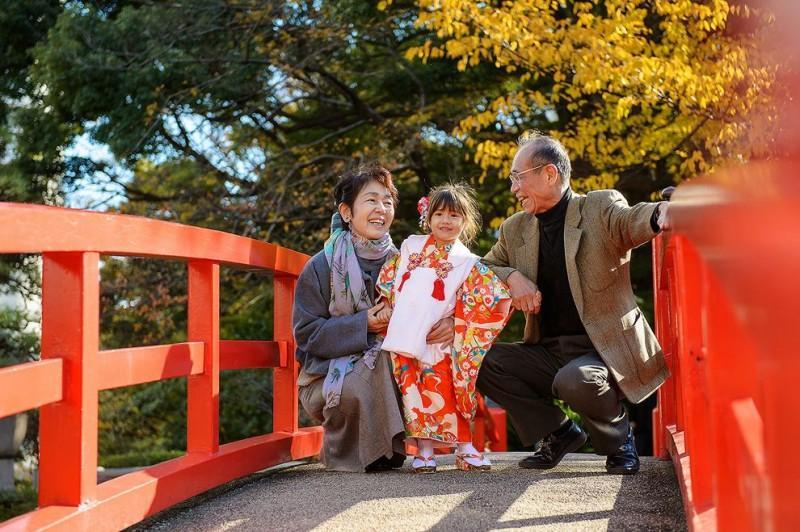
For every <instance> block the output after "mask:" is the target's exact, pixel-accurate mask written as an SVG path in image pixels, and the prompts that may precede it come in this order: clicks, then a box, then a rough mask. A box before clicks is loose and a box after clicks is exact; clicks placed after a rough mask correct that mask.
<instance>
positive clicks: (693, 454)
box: [653, 161, 800, 531]
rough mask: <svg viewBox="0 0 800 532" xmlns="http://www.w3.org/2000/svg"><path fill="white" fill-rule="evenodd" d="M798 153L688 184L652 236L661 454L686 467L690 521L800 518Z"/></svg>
mask: <svg viewBox="0 0 800 532" xmlns="http://www.w3.org/2000/svg"><path fill="white" fill-rule="evenodd" d="M798 167H799V166H798V165H797V162H796V161H795V162H791V161H789V162H780V163H779V162H775V163H759V164H750V165H748V166H746V167H742V168H740V169H737V170H730V171H726V172H722V173H720V174H719V176H718V177H717V178H715V179H703V180H697V181H695V182H690V183H687V184H684V185H682V186H680V187H678V189H677V191H676V192H675V194H674V195H673V199H672V204H671V207H670V212H671V214H672V219H673V223H674V229H673V230H672V231H671V232H668V233H666V234H665V235H664V236H662V237H659V238H658V239H657V240H656V241H655V243H654V248H653V249H654V254H653V259H654V283H655V307H656V330H657V334H658V336H659V339H660V341H661V345H662V346H663V348H664V352H665V354H666V357H667V359H668V363H669V365H670V369H671V371H672V378H671V379H670V380H669V381H668V382H667V383H666V384H665V385H664V386H663V387H662V388H661V389H660V390H659V392H658V407H657V409H656V411H655V412H654V416H653V418H654V430H655V434H654V436H655V450H656V454H659V455H662V456H667V455H669V456H670V457H671V458H672V460H673V462H674V464H675V468H676V472H677V475H678V480H679V482H680V484H681V489H682V492H683V497H684V507H685V509H686V513H687V520H688V522H689V525H690V528H692V529H694V530H721V531H729V530H794V529H796V527H797V524H798V523H800V502H799V501H800V497H799V496H800V459H798V458H797V453H798V448H797V445H798V441H800V425H798V422H797V420H798V419H799V418H798V412H800V392H799V391H798V390H797V389H796V388H797V387H798V384H797V382H798V375H800V355H798V347H797V343H798V338H800V319H799V318H798V315H800V312H798V305H799V304H800V206H798V204H797V198H798V193H800V182H798V179H797V176H796V174H797V169H798Z"/></svg>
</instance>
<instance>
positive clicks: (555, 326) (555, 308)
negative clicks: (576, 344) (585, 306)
mask: <svg viewBox="0 0 800 532" xmlns="http://www.w3.org/2000/svg"><path fill="white" fill-rule="evenodd" d="M573 195H574V194H573V192H572V190H571V189H567V191H566V192H565V193H564V195H563V196H562V197H561V199H560V200H559V202H558V203H556V204H555V205H554V206H553V207H552V208H551V209H550V210H548V211H546V212H543V213H541V214H537V215H536V218H537V220H538V221H539V273H538V276H537V279H536V284H537V285H538V287H539V290H541V292H542V336H544V337H553V336H569V335H576V334H586V329H585V328H584V327H583V322H581V318H580V316H579V315H578V309H577V307H576V306H575V299H574V298H573V296H572V290H570V288H569V278H568V277H567V261H566V257H565V254H564V253H565V252H564V221H565V220H566V218H567V205H568V204H569V200H570V198H572V197H573Z"/></svg>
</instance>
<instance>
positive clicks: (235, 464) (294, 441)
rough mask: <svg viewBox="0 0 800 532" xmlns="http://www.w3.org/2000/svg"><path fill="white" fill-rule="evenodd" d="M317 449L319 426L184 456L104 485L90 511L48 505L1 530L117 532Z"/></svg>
mask: <svg viewBox="0 0 800 532" xmlns="http://www.w3.org/2000/svg"><path fill="white" fill-rule="evenodd" d="M321 445H322V430H321V428H320V427H311V428H304V429H300V431H299V432H297V433H296V434H293V435H288V434H267V435H263V436H256V437H253V438H248V439H245V440H240V441H237V442H233V443H229V444H226V445H222V446H220V448H219V451H218V452H216V453H213V454H201V453H194V454H187V455H185V456H183V457H180V458H176V459H174V460H170V461H167V462H162V463H160V464H157V465H154V466H152V467H149V468H147V469H144V470H142V471H137V472H134V473H129V474H127V475H124V476H122V477H118V478H115V479H112V480H109V481H107V482H104V483H103V484H100V485H99V486H98V488H97V500H96V501H95V502H94V504H93V505H92V507H91V508H85V509H81V508H75V507H68V506H51V507H48V508H43V509H40V510H36V511H33V512H30V513H28V514H25V515H23V516H20V517H18V518H16V519H12V520H10V521H7V522H6V523H4V524H3V525H2V526H0V529H3V530H52V531H57V530H64V531H74V530H87V531H88V530H92V531H101V530H109V531H110V530H120V529H123V528H125V527H128V526H130V525H133V524H135V523H137V522H139V521H141V520H142V519H143V518H145V517H147V516H150V515H153V514H155V513H157V512H159V511H161V510H164V509H166V508H169V507H170V506H173V505H174V504H177V503H179V502H181V501H183V500H185V499H187V498H189V497H192V496H194V495H197V494H199V493H202V492H204V491H207V490H209V489H211V488H213V487H215V486H219V485H220V484H224V483H226V482H229V481H231V480H234V479H236V478H239V477H242V476H244V475H248V474H251V473H255V472H256V471H260V470H262V469H264V468H267V467H270V466H273V465H276V464H280V463H283V462H288V461H291V460H295V459H298V458H305V457H307V456H311V455H313V454H316V453H317V452H318V450H319V448H320V446H321Z"/></svg>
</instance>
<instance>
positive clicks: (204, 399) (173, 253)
mask: <svg viewBox="0 0 800 532" xmlns="http://www.w3.org/2000/svg"><path fill="white" fill-rule="evenodd" d="M0 223H3V224H4V226H5V227H6V229H9V228H11V229H9V230H7V231H4V232H3V233H2V234H0V253H8V252H23V251H24V252H31V253H36V252H44V253H43V255H44V262H43V264H44V267H43V298H42V314H43V319H42V329H43V332H42V359H43V360H42V361H41V362H35V363H30V364H22V365H18V366H13V367H10V368H4V369H2V370H0V412H2V413H3V414H6V413H11V412H15V411H19V410H20V409H28V408H33V407H36V406H39V405H43V406H42V408H41V425H40V448H41V457H40V509H38V510H36V511H34V512H31V513H29V514H26V515H24V516H21V517H19V518H17V519H14V520H11V521H8V522H6V523H3V524H0V529H2V530H8V529H10V530H22V529H25V530H27V529H54V530H60V529H63V530H76V529H77V530H104V529H107V530H115V529H118V528H122V527H125V526H128V525H131V524H134V523H136V522H138V521H140V520H142V519H144V518H145V517H147V516H148V515H152V514H153V513H155V512H157V511H159V510H161V509H164V508H166V507H168V506H170V505H172V504H175V503H176V502H179V501H182V500H185V499H186V498H188V497H191V496H193V495H196V494H197V493H200V492H202V491H205V490H207V489H209V488H211V487H214V486H217V485H219V484H221V483H224V482H227V481H229V480H232V479H234V478H237V477H239V476H242V475H246V474H249V473H252V472H254V471H257V470H260V469H263V468H264V467H268V466H270V465H274V464H277V463H280V462H282V461H286V460H291V459H295V458H303V457H309V456H313V455H315V454H317V453H318V452H319V449H320V446H321V443H322V433H321V429H320V428H319V427H314V428H311V429H302V430H299V429H298V428H297V418H298V412H297V381H296V375H297V364H296V362H295V358H294V342H293V339H292V331H291V314H292V303H293V291H294V285H295V280H296V275H297V273H298V272H299V271H300V269H301V268H302V265H303V264H304V262H305V261H306V260H307V257H306V256H305V255H302V254H300V253H296V252H294V251H291V250H287V249H283V248H280V247H277V246H274V245H271V244H264V243H261V242H257V241H254V240H250V239H247V238H242V237H237V236H235V235H228V234H224V233H219V232H216V231H208V230H206V229H199V228H193V227H186V226H180V225H178V224H170V223H166V222H159V221H154V220H146V219H141V218H135V217H130V216H122V215H105V214H98V213H89V212H81V211H74V210H70V209H59V208H50V207H40V206H26V205H13V204H3V203H0ZM17 226H20V227H25V228H27V231H17V230H13V228H14V227H17ZM99 253H103V254H120V255H134V256H141V257H162V258H176V259H181V260H187V261H188V268H189V305H188V314H189V320H188V321H189V323H188V331H187V336H188V340H189V341H188V342H184V343H181V344H173V345H163V346H149V347H131V348H126V349H115V350H108V351H103V352H99V351H98V337H99V330H98V321H99V289H98V284H99V283H98V281H99V271H98V265H99ZM220 264H234V265H241V266H245V267H247V268H253V269H259V270H266V271H272V272H273V273H274V274H275V278H276V282H275V308H276V312H275V316H276V317H275V323H274V330H275V333H274V334H275V340H273V341H249V340H228V341H220V339H219V297H220V295H219V269H220ZM262 367H275V368H277V369H276V387H275V395H276V396H275V398H274V408H275V420H276V431H275V433H273V434H265V435H263V436H258V437H256V438H251V439H248V440H242V441H239V442H234V443H231V444H228V445H225V446H222V447H220V446H219V372H220V371H221V370H223V369H247V368H262ZM181 376H188V401H187V402H188V426H187V431H188V438H187V439H188V445H187V454H186V455H185V456H184V457H183V458H181V459H178V460H173V461H170V462H168V463H164V464H159V465H157V466H154V467H152V468H148V469H147V470H145V471H143V472H139V473H134V474H131V475H126V476H125V477H121V478H119V479H115V480H112V481H109V482H106V483H103V484H102V485H100V486H97V484H96V469H97V407H98V404H97V402H98V390H100V389H111V388H116V387H121V386H130V385H135V384H140V383H144V382H153V381H157V380H162V379H166V378H173V377H181ZM287 433H288V434H287Z"/></svg>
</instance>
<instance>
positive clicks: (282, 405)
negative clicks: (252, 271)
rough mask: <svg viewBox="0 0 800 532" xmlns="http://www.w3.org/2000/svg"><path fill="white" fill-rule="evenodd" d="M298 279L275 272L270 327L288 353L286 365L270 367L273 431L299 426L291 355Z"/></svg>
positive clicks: (286, 430) (295, 368) (295, 367)
mask: <svg viewBox="0 0 800 532" xmlns="http://www.w3.org/2000/svg"><path fill="white" fill-rule="evenodd" d="M295 284H297V280H296V279H295V278H294V277H289V276H282V275H275V289H274V292H275V295H274V299H273V305H274V320H273V327H274V329H273V331H274V333H273V334H274V340H275V341H276V342H280V341H284V342H286V345H287V348H288V353H287V357H286V366H285V367H279V368H275V369H274V370H273V375H274V378H273V390H272V405H273V406H272V416H273V418H272V431H273V432H296V431H297V430H298V426H299V420H298V417H297V399H298V397H297V371H298V365H297V359H296V358H295V356H294V351H295V346H294V336H293V335H292V304H293V303H294V288H295Z"/></svg>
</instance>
